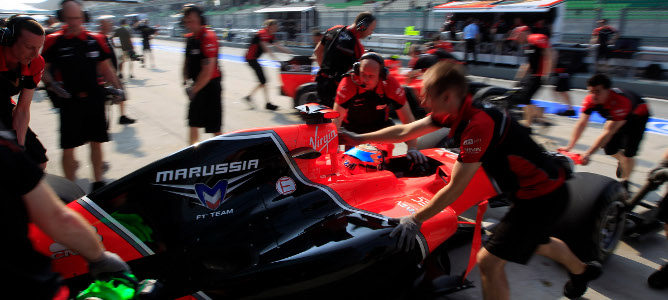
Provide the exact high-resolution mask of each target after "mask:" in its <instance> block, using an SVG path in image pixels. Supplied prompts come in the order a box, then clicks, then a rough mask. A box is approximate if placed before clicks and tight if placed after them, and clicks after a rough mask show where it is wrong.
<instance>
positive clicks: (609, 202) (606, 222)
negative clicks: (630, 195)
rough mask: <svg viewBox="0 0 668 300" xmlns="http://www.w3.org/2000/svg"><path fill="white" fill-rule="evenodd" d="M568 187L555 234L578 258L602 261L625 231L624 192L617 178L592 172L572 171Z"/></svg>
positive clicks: (611, 251)
mask: <svg viewBox="0 0 668 300" xmlns="http://www.w3.org/2000/svg"><path fill="white" fill-rule="evenodd" d="M569 187H570V194H571V201H570V204H569V208H568V209H567V211H566V213H565V214H564V217H562V219H561V220H560V221H559V224H558V225H557V228H556V231H555V236H556V237H558V238H560V239H562V240H563V241H564V242H566V244H568V246H569V247H570V248H571V250H573V252H574V253H575V254H576V255H577V256H578V257H579V258H580V259H581V260H583V261H590V260H598V261H604V260H606V259H607V258H608V257H609V256H610V255H611V254H612V253H613V252H614V250H615V248H616V247H617V244H618V243H619V239H620V237H621V235H622V233H623V232H624V223H625V220H626V212H625V211H624V201H625V199H626V197H627V194H626V192H625V191H624V189H623V187H622V186H621V184H620V183H619V182H617V181H616V180H614V179H612V178H609V177H606V176H602V175H598V174H592V173H577V174H575V178H574V179H572V180H570V181H569Z"/></svg>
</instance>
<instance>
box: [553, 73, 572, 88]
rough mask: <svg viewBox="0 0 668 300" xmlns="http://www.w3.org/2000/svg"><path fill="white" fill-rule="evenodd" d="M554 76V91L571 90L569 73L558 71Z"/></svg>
mask: <svg viewBox="0 0 668 300" xmlns="http://www.w3.org/2000/svg"><path fill="white" fill-rule="evenodd" d="M556 78H557V80H556V82H555V86H556V87H555V89H554V90H555V91H557V92H568V91H570V90H571V75H569V74H568V73H560V74H559V75H558V76H557V77H556Z"/></svg>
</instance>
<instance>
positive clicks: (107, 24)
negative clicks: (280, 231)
mask: <svg viewBox="0 0 668 300" xmlns="http://www.w3.org/2000/svg"><path fill="white" fill-rule="evenodd" d="M97 19H98V25H99V27H98V28H99V29H100V34H101V35H103V36H104V41H105V42H106V43H107V47H109V49H111V51H110V52H109V56H110V57H109V59H110V62H111V66H112V67H113V68H114V71H117V70H118V60H117V59H116V53H114V48H113V43H112V41H111V40H110V39H109V34H110V33H111V32H112V31H113V27H114V24H113V23H112V21H113V16H109V15H106V16H100V17H98V18H97ZM126 100H127V99H126ZM118 109H119V111H120V113H121V116H120V117H119V118H118V124H121V125H129V124H134V123H135V122H136V121H137V120H135V119H132V118H130V117H128V116H126V115H125V101H119V102H118Z"/></svg>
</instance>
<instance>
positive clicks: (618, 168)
mask: <svg viewBox="0 0 668 300" xmlns="http://www.w3.org/2000/svg"><path fill="white" fill-rule="evenodd" d="M615 176H617V178H622V164H621V163H620V162H617V170H615Z"/></svg>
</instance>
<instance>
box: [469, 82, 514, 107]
mask: <svg viewBox="0 0 668 300" xmlns="http://www.w3.org/2000/svg"><path fill="white" fill-rule="evenodd" d="M507 93H508V89H504V88H500V87H495V86H488V87H484V88H481V89H479V90H478V91H477V92H476V93H475V94H473V101H474V102H478V103H479V104H481V105H482V106H484V107H496V108H498V109H502V110H503V109H508V108H510V102H509V101H508V100H509V98H508V97H507V96H508V95H507Z"/></svg>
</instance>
